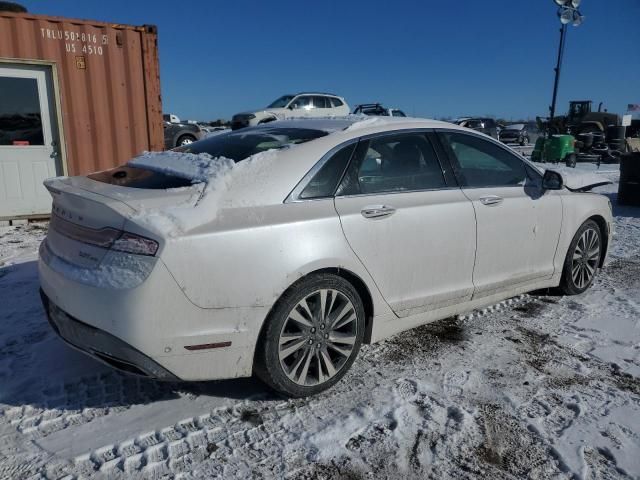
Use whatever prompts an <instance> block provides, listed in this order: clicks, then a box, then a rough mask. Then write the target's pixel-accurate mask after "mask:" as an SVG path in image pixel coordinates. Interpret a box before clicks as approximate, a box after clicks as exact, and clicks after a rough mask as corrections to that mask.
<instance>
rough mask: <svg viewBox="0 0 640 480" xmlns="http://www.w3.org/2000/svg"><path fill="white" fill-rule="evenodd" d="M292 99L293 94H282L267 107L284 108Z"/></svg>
mask: <svg viewBox="0 0 640 480" xmlns="http://www.w3.org/2000/svg"><path fill="white" fill-rule="evenodd" d="M292 99H293V95H283V96H281V97H280V98H279V99H277V100H276V101H275V102H273V103H271V104H270V105H269V106H268V107H267V108H284V107H286V106H287V104H288V103H289V102H290V101H291V100H292Z"/></svg>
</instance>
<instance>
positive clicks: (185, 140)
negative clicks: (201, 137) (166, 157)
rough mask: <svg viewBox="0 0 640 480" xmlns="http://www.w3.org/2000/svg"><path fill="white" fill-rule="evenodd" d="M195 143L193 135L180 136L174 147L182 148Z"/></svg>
mask: <svg viewBox="0 0 640 480" xmlns="http://www.w3.org/2000/svg"><path fill="white" fill-rule="evenodd" d="M195 141H196V137H194V136H193V135H182V136H181V137H180V138H178V141H177V142H176V147H183V146H185V145H190V144H192V143H193V142H195Z"/></svg>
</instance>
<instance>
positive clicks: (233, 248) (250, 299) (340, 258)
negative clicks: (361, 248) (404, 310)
mask: <svg viewBox="0 0 640 480" xmlns="http://www.w3.org/2000/svg"><path fill="white" fill-rule="evenodd" d="M161 257H162V260H163V261H164V262H165V264H166V265H167V267H168V268H169V270H170V271H171V273H172V275H173V276H174V278H175V279H176V281H177V282H178V284H179V285H180V287H181V288H182V289H183V291H184V293H185V294H186V295H187V297H188V298H189V299H190V300H191V301H192V302H193V303H194V304H196V305H197V306H199V307H202V308H225V307H242V306H252V307H255V306H268V307H271V306H272V305H273V304H274V303H275V301H276V300H277V299H278V298H279V297H280V295H281V294H282V293H283V292H284V291H285V290H286V289H287V288H288V287H289V286H291V285H292V284H293V283H294V282H295V281H296V280H298V279H299V278H301V277H303V276H305V275H307V274H308V273H311V272H313V271H316V270H319V269H324V268H342V269H346V270H349V271H350V272H352V273H354V274H356V275H357V276H359V277H360V278H361V279H362V280H363V281H364V282H365V284H366V285H367V286H368V288H369V290H370V293H371V295H372V297H373V302H374V311H375V312H376V315H377V314H379V313H380V314H382V313H388V312H389V310H388V306H387V304H386V303H385V302H384V300H383V299H382V297H381V296H380V294H379V292H378V290H377V288H376V287H375V284H374V282H373V280H372V279H371V278H370V276H369V274H368V273H367V271H366V269H365V268H364V267H363V266H362V264H361V263H360V261H359V260H358V259H357V258H356V257H355V255H354V254H353V252H352V251H351V249H350V248H349V245H348V244H347V242H346V240H345V238H344V235H343V233H342V229H341V226H340V220H339V218H338V216H337V214H336V211H335V208H334V205H333V200H332V199H325V200H317V201H306V202H300V203H285V204H278V205H270V206H262V207H260V206H251V207H246V208H241V207H236V208H231V209H222V210H221V211H220V212H219V213H218V216H217V217H216V220H215V221H214V222H213V223H212V224H210V225H207V226H205V227H203V228H200V229H199V230H198V231H197V232H192V233H191V234H189V235H187V236H184V237H179V238H172V239H168V240H167V243H166V244H165V246H164V249H163V252H162V254H161Z"/></svg>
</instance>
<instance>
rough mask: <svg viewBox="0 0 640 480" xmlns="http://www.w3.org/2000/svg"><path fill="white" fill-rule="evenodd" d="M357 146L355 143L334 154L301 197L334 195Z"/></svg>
mask: <svg viewBox="0 0 640 480" xmlns="http://www.w3.org/2000/svg"><path fill="white" fill-rule="evenodd" d="M355 148H356V144H355V143H353V144H351V145H348V146H346V147H344V148H342V149H340V150H339V151H338V152H336V153H335V154H333V155H332V156H331V158H330V159H329V160H327V162H326V163H325V164H324V165H323V166H322V168H320V170H319V171H318V173H316V174H315V175H314V176H313V178H312V179H311V181H310V182H309V183H308V184H307V186H306V187H305V188H304V190H302V192H301V193H300V195H299V198H301V199H311V198H325V197H331V196H333V193H334V192H335V191H336V187H337V186H338V182H339V181H340V178H341V177H342V174H343V173H344V170H345V168H347V164H348V163H349V160H350V159H351V155H352V154H353V151H354V150H355Z"/></svg>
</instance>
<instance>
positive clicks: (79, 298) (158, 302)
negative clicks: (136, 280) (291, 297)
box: [38, 256, 268, 381]
mask: <svg viewBox="0 0 640 480" xmlns="http://www.w3.org/2000/svg"><path fill="white" fill-rule="evenodd" d="M44 258H46V257H42V256H41V258H40V260H39V262H38V270H39V276H40V286H41V288H42V292H43V294H44V296H45V298H46V299H47V300H46V301H47V303H48V304H49V305H51V304H53V305H54V306H55V307H56V308H54V309H53V311H54V313H55V315H51V311H52V309H51V308H49V309H48V315H49V316H50V321H51V323H52V326H53V327H54V329H55V330H56V331H57V332H58V333H59V334H60V336H61V337H62V338H63V339H64V340H65V341H67V343H69V344H71V345H73V346H74V347H75V348H77V349H79V350H82V351H84V352H86V353H88V354H89V355H92V356H94V357H96V358H99V359H100V360H101V361H103V362H104V363H108V364H110V365H112V366H115V367H116V368H120V369H121V370H126V371H130V372H132V373H137V374H139V375H147V376H150V377H153V378H161V379H166V378H173V379H176V378H177V379H180V380H188V381H191V380H218V379H225V378H236V377H247V376H251V374H252V367H253V353H254V349H255V345H256V342H257V338H258V334H259V332H260V326H261V325H262V322H263V321H264V319H265V317H266V315H267V313H268V308H267V307H237V308H235V307H234V308H200V307H198V306H196V305H194V304H193V303H192V302H191V301H189V299H188V298H187V297H186V296H185V294H184V292H183V291H182V290H181V289H180V287H179V286H178V284H177V283H176V282H175V280H174V279H173V277H172V275H171V274H170V273H169V271H168V270H167V268H166V266H165V265H164V263H163V262H162V261H161V260H160V259H159V260H158V262H157V263H156V265H155V267H154V268H153V270H152V271H151V273H150V274H149V276H148V277H147V278H146V279H145V280H144V281H143V282H142V283H141V284H139V285H138V286H136V287H135V288H109V287H108V286H96V285H87V284H84V283H82V282H80V281H79V279H78V278H75V277H74V276H73V275H71V276H69V275H68V274H67V273H65V272H64V271H58V270H55V269H53V268H52V267H51V266H50V265H49V264H48V263H47V261H45V259H44ZM118 362H123V363H118Z"/></svg>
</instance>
